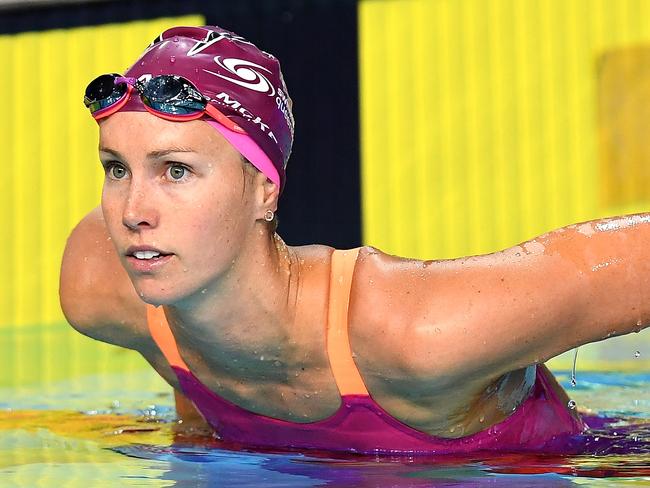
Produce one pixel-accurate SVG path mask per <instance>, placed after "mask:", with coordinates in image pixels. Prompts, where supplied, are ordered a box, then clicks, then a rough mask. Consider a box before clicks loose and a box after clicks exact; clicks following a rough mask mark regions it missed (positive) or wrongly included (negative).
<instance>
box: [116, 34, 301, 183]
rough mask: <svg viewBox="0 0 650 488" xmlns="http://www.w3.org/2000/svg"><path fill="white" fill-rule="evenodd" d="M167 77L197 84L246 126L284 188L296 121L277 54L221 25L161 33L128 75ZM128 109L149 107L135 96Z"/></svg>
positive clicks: (215, 104) (219, 106)
mask: <svg viewBox="0 0 650 488" xmlns="http://www.w3.org/2000/svg"><path fill="white" fill-rule="evenodd" d="M163 74H165V75H167V74H171V75H179V76H182V77H184V78H186V79H188V80H189V81H191V82H192V83H193V84H194V85H195V86H196V87H197V88H198V90H199V91H200V92H201V93H202V94H203V95H204V96H206V97H208V98H209V99H211V100H212V101H211V102H210V103H211V104H213V105H214V106H215V107H216V108H217V109H218V110H219V111H220V112H221V113H223V114H224V115H226V116H227V117H228V118H229V119H232V120H233V121H234V122H235V123H237V124H238V125H239V126H240V127H242V128H243V129H244V130H245V131H246V134H247V135H248V136H250V138H251V139H252V140H253V142H254V143H256V144H257V145H258V146H259V149H261V150H262V152H263V153H264V155H266V156H267V157H268V160H270V162H271V163H272V165H273V167H275V169H276V170H277V172H278V174H279V177H280V190H282V188H283V187H284V183H285V179H286V173H285V169H286V166H287V161H288V160H289V155H290V154H291V146H292V143H293V128H294V121H293V114H292V112H291V104H292V103H291V99H290V98H289V94H288V93H287V87H286V85H285V83H284V78H283V77H282V72H281V71H280V63H279V61H278V60H277V59H276V58H275V57H274V56H272V55H271V54H268V53H266V52H264V51H261V50H260V49H258V48H257V47H256V46H255V45H254V44H253V43H251V42H249V41H247V40H246V39H244V38H243V37H241V36H238V35H237V34H234V33H232V32H229V31H227V30H225V29H222V28H220V27H216V26H204V27H173V28H171V29H167V30H166V31H164V32H163V33H162V34H160V36H158V37H157V38H156V39H155V40H154V41H153V42H152V43H151V45H150V46H149V47H148V48H147V49H146V50H145V52H144V53H143V54H142V56H140V58H139V59H138V60H137V61H136V62H135V63H134V64H133V66H131V67H130V68H129V69H128V70H127V71H126V73H124V76H125V77H133V78H146V77H149V76H158V75H163ZM122 110H131V111H133V110H135V111H144V110H145V108H144V105H142V102H141V101H140V98H139V97H137V96H132V97H131V98H130V100H129V101H128V103H127V104H126V105H125V107H124V108H123V109H122ZM206 119H207V120H210V121H211V120H212V119H210V118H209V117H207V116H206ZM220 132H222V131H221V130H220ZM222 133H223V132H222ZM231 142H232V141H231ZM234 145H235V144H234ZM240 152H242V151H241V150H240ZM251 162H252V163H253V164H254V165H256V166H257V167H258V168H259V165H257V164H255V162H254V161H251ZM263 172H264V173H266V172H265V171H263Z"/></svg>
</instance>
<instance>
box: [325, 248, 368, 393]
mask: <svg viewBox="0 0 650 488" xmlns="http://www.w3.org/2000/svg"><path fill="white" fill-rule="evenodd" d="M358 254H359V248H356V249H350V250H349V251H338V250H337V251H334V253H333V254H332V271H331V275H330V298H329V309H328V314H327V355H328V357H329V362H330V366H331V368H332V374H333V375H334V381H336V386H337V387H338V389H339V393H340V394H341V396H343V395H368V390H367V389H366V385H365V384H364V382H363V379H362V378H361V374H359V370H358V369H357V365H356V364H355V363H354V359H353V358H352V350H351V349H350V339H349V337H348V306H349V303H350V288H351V286H352V275H353V274H354V265H355V264H356V262H357V255H358Z"/></svg>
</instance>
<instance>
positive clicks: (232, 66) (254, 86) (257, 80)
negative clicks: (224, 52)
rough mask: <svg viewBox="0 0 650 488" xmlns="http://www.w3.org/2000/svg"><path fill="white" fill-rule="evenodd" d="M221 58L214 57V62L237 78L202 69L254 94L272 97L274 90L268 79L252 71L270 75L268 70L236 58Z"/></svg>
mask: <svg viewBox="0 0 650 488" xmlns="http://www.w3.org/2000/svg"><path fill="white" fill-rule="evenodd" d="M220 58H221V56H215V57H214V62H215V63H217V64H218V65H219V66H221V67H222V68H223V69H225V70H227V71H229V72H230V73H232V74H234V75H236V76H238V78H230V77H229V76H224V75H221V74H219V73H215V72H214V71H210V70H209V69H204V70H203V71H205V72H206V73H210V74H211V75H215V76H218V77H219V78H223V79H224V80H228V81H230V82H231V83H235V84H236V85H239V86H243V87H244V88H248V89H249V90H255V91H256V92H260V93H266V94H267V95H268V96H270V97H272V96H273V95H275V88H273V85H272V84H271V82H270V81H269V79H268V78H267V77H266V76H264V75H263V74H262V73H260V72H258V71H256V70H254V69H252V68H257V69H261V70H264V71H266V72H267V73H271V71H270V70H268V69H266V68H265V67H264V66H260V65H259V64H255V63H253V62H251V61H245V60H243V59H237V58H226V59H223V60H221V59H220Z"/></svg>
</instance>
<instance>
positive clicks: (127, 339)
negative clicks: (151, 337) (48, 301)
mask: <svg viewBox="0 0 650 488" xmlns="http://www.w3.org/2000/svg"><path fill="white" fill-rule="evenodd" d="M59 298H60V301H61V308H62V310H63V313H64V315H65V317H66V319H67V320H68V322H69V323H70V324H71V325H72V326H73V327H74V328H75V329H76V330H78V331H79V332H81V333H82V334H84V335H87V336H89V337H92V338H93V339H97V340H100V341H103V342H108V343H110V344H116V345H119V346H122V347H128V348H130V349H140V347H139V346H140V342H141V340H142V339H143V334H142V331H143V326H146V308H145V304H144V302H143V301H142V300H140V298H139V297H138V295H137V293H136V292H135V290H134V288H133V285H132V284H131V281H130V280H129V277H128V275H127V274H126V271H125V270H124V268H123V267H122V265H121V263H120V261H119V258H118V257H117V254H116V252H115V249H114V247H113V244H112V242H111V240H110V237H109V236H108V232H107V231H106V226H105V224H104V218H103V216H102V212H101V209H100V208H95V209H94V210H92V211H91V212H90V213H89V214H88V215H86V217H84V218H83V219H82V220H81V222H79V224H78V225H77V226H76V227H75V228H74V230H73V231H72V232H71V234H70V237H69V238H68V241H67V244H66V247H65V251H64V253H63V260H62V263H61V276H60V282H59Z"/></svg>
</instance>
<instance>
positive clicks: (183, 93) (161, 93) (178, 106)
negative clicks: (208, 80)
mask: <svg viewBox="0 0 650 488" xmlns="http://www.w3.org/2000/svg"><path fill="white" fill-rule="evenodd" d="M136 89H137V90H138V92H139V93H140V98H141V99H142V103H144V104H145V105H148V106H149V107H151V108H152V109H154V110H157V111H159V112H163V113H165V114H173V115H192V114H196V113H199V112H203V111H204V110H205V106H206V105H207V100H206V98H205V97H204V96H203V95H201V93H200V92H199V91H198V90H197V89H196V88H194V86H192V84H191V83H190V82H189V81H187V80H185V79H184V78H181V77H180V76H174V75H161V76H156V77H155V78H151V79H150V80H149V81H148V82H146V83H145V82H140V81H139V82H137V83H136Z"/></svg>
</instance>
